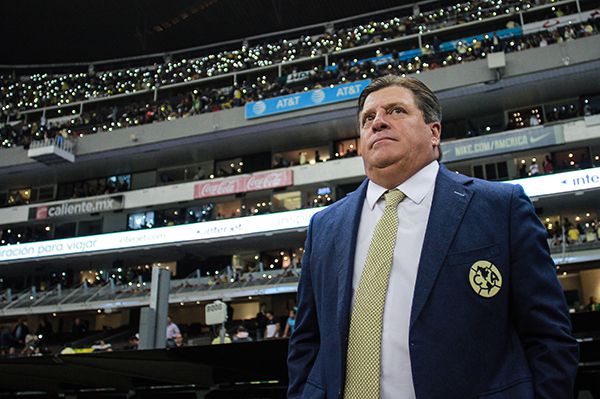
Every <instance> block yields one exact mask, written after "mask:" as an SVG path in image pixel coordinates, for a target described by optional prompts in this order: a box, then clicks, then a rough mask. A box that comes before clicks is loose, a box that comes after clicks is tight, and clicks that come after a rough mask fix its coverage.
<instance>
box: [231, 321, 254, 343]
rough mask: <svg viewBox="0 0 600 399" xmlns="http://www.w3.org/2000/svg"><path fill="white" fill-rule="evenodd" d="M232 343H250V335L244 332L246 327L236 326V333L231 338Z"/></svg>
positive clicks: (246, 331)
mask: <svg viewBox="0 0 600 399" xmlns="http://www.w3.org/2000/svg"><path fill="white" fill-rule="evenodd" d="M233 342H234V343H239V342H252V338H251V337H250V334H248V330H246V327H244V326H241V325H240V326H238V328H237V331H236V333H235V335H234V336H233Z"/></svg>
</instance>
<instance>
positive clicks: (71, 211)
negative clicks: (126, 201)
mask: <svg viewBox="0 0 600 399" xmlns="http://www.w3.org/2000/svg"><path fill="white" fill-rule="evenodd" d="M119 209H123V196H122V195H114V196H112V197H107V198H96V199H89V200H82V201H69V202H64V203H62V204H53V205H42V206H38V207H31V208H29V219H30V220H31V219H36V220H42V219H49V218H55V217H63V216H77V215H87V214H90V213H98V212H108V211H116V210H119Z"/></svg>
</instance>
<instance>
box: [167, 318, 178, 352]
mask: <svg viewBox="0 0 600 399" xmlns="http://www.w3.org/2000/svg"><path fill="white" fill-rule="evenodd" d="M177 335H181V331H179V327H177V324H175V323H173V320H171V316H167V347H170V348H172V347H174V346H175V337H176V336H177Z"/></svg>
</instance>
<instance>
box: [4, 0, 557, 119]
mask: <svg viewBox="0 0 600 399" xmlns="http://www.w3.org/2000/svg"><path fill="white" fill-rule="evenodd" d="M544 3H551V1H540V0H537V1H523V0H520V1H515V0H512V1H510V0H509V1H501V0H471V1H465V2H462V3H457V4H453V5H447V6H440V8H434V9H432V10H431V11H425V12H420V13H418V14H414V15H406V16H402V17H386V18H383V19H381V20H378V21H370V22H367V23H364V24H359V25H353V26H350V27H340V28H338V29H337V30H336V29H335V28H332V27H327V28H325V30H324V31H323V32H321V33H319V34H316V35H311V36H308V35H306V36H300V37H299V38H297V39H293V40H286V39H281V38H271V40H270V41H269V39H267V41H265V42H262V43H259V44H256V45H253V46H250V45H248V44H246V43H242V45H241V47H239V48H235V49H230V50H224V51H221V52H218V53H208V54H203V55H201V56H193V55H191V54H190V55H188V57H187V58H181V59H178V60H172V59H171V58H172V57H171V56H167V57H166V59H165V63H164V64H155V65H149V66H146V67H136V68H129V69H121V70H111V71H106V72H98V73H93V72H92V73H90V72H91V71H88V72H85V73H77V74H64V75H49V74H45V73H41V74H34V75H31V76H29V77H27V78H25V79H17V78H15V77H13V76H11V75H6V74H5V75H3V76H2V77H1V81H0V82H1V85H0V90H1V92H2V96H3V98H4V99H5V101H4V103H3V104H2V110H3V111H6V110H7V109H15V110H25V109H32V108H40V107H45V106H50V105H61V104H68V103H72V102H76V101H81V100H86V99H91V98H99V97H107V96H112V95H116V94H123V93H133V92H137V91H141V90H148V89H153V88H155V87H156V86H164V85H169V84H174V83H181V82H186V81H191V80H197V79H199V78H204V77H214V76H218V75H221V74H225V73H230V72H234V71H241V70H246V69H251V68H257V67H263V66H268V65H272V64H276V63H280V62H286V61H293V60H295V59H298V58H303V57H311V56H312V57H314V56H317V55H321V54H325V53H331V52H335V51H340V50H344V49H348V48H354V47H359V46H362V45H365V44H370V43H374V42H375V43H376V42H381V41H385V40H389V39H393V38H396V37H399V36H406V35H411V34H415V33H421V32H426V31H432V30H435V29H439V28H444V27H448V26H454V25H460V24H464V23H466V22H471V21H477V20H482V19H485V18H490V17H495V16H498V15H505V14H514V13H515V12H518V11H520V10H525V9H529V8H531V7H532V6H535V5H541V4H544ZM567 7H568V6H567Z"/></svg>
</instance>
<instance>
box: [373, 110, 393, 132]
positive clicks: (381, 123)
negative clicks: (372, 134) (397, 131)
mask: <svg viewBox="0 0 600 399" xmlns="http://www.w3.org/2000/svg"><path fill="white" fill-rule="evenodd" d="M371 127H372V129H373V130H374V131H379V130H382V129H386V128H388V127H389V125H388V123H387V121H386V118H385V113H384V112H378V113H377V114H376V115H375V119H373V124H372V125H371Z"/></svg>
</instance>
